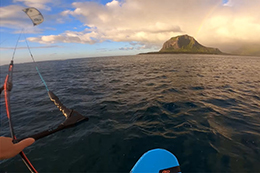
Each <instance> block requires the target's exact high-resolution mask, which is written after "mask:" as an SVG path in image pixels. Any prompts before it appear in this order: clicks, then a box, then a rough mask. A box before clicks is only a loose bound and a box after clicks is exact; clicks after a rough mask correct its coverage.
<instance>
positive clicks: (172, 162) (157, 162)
mask: <svg viewBox="0 0 260 173" xmlns="http://www.w3.org/2000/svg"><path fill="white" fill-rule="evenodd" d="M145 172H149V173H177V172H181V171H180V165H179V162H178V160H177V158H176V157H175V156H174V155H173V154H172V153H170V152H169V151H167V150H165V149H153V150H149V151H148V152H146V153H144V154H143V155H142V157H141V158H140V159H139V160H138V161H137V162H136V164H135V165H134V167H133V168H132V170H131V172H130V173H145Z"/></svg>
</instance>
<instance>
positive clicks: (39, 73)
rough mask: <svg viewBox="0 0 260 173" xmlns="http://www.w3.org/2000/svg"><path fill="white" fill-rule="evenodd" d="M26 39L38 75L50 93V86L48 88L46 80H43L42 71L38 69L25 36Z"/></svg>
mask: <svg viewBox="0 0 260 173" xmlns="http://www.w3.org/2000/svg"><path fill="white" fill-rule="evenodd" d="M24 38H25V42H26V45H27V48H28V50H29V53H30V55H31V58H32V60H33V63H34V65H35V69H36V71H37V73H38V75H39V76H40V78H41V80H42V83H43V84H44V86H45V88H46V90H47V92H49V88H48V86H47V84H46V82H45V80H44V79H43V77H42V75H41V72H40V70H39V69H38V67H37V66H38V65H37V63H36V61H35V60H34V57H33V55H32V52H31V49H30V47H29V44H28V42H27V39H26V37H25V36H24Z"/></svg>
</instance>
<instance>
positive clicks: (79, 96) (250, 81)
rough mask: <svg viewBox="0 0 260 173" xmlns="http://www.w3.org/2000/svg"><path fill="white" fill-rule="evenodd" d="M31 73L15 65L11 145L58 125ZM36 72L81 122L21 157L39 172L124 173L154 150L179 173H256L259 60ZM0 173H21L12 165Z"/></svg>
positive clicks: (96, 62)
mask: <svg viewBox="0 0 260 173" xmlns="http://www.w3.org/2000/svg"><path fill="white" fill-rule="evenodd" d="M33 68H34V67H33V65H32V64H19V65H16V66H15V73H14V76H15V77H14V89H13V91H12V92H13V93H12V113H13V119H14V124H15V131H16V133H17V136H26V135H28V134H31V133H32V132H35V131H40V130H43V129H46V128H48V127H50V126H53V125H56V124H58V123H60V122H61V121H62V120H63V117H62V115H60V113H59V111H58V110H57V108H56V107H55V106H54V105H53V103H52V102H50V101H49V99H48V96H47V94H46V91H45V89H44V86H43V85H42V83H41V81H40V79H39V77H38V76H37V74H36V72H35V70H34V69H33ZM39 68H40V69H41V71H42V75H43V77H44V78H45V80H46V82H47V84H48V86H49V88H50V89H51V90H53V91H54V93H55V94H56V95H58V96H59V98H60V100H62V102H63V103H64V104H65V105H66V106H68V107H71V108H73V109H76V110H77V111H79V112H81V113H82V114H84V115H87V116H89V117H90V120H89V122H87V123H84V124H81V125H80V126H77V127H76V128H73V129H68V130H66V131H63V132H60V133H57V134H55V135H52V136H49V137H47V138H45V139H42V140H40V141H38V142H36V143H35V144H34V145H33V146H31V147H30V148H29V149H26V150H25V152H26V153H28V156H29V158H30V160H31V161H32V162H33V164H34V165H35V167H36V168H37V169H38V170H39V171H40V172H50V171H51V172H55V171H61V172H80V171H85V172H86V171H88V172H129V170H130V169H131V167H132V166H133V165H134V163H135V162H136V161H137V160H138V158H139V157H140V156H141V155H142V154H143V153H144V152H146V151H147V150H149V149H153V148H158V147H159V148H165V149H167V150H169V151H171V152H172V153H174V154H175V155H176V156H177V158H178V159H179V162H180V164H181V169H182V171H183V172H257V171H259V170H260V165H259V164H258V159H259V158H260V90H259V88H260V77H259V76H260V58H257V57H233V56H215V55H142V56H125V57H109V58H91V59H77V60H65V61H51V62H40V63H39ZM3 70H4V68H1V81H3V78H4V73H3V72H2V71H3ZM25 79H26V80H25ZM2 105H4V102H3V99H1V135H9V132H8V130H9V129H8V123H7V119H6V118H5V115H4V113H5V110H4V108H3V106H2ZM25 108H26V109H25ZM2 129H3V130H2ZM0 170H1V171H8V172H12V171H27V170H26V167H25V166H24V165H23V163H22V162H21V160H20V158H19V157H15V158H14V159H10V160H7V161H5V162H2V163H1V168H0Z"/></svg>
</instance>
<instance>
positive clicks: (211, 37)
mask: <svg viewBox="0 0 260 173" xmlns="http://www.w3.org/2000/svg"><path fill="white" fill-rule="evenodd" d="M72 6H73V7H74V10H66V11H64V12H62V15H64V16H68V15H70V16H73V17H74V18H75V19H78V20H80V21H81V22H82V23H83V24H84V25H85V26H88V27H90V28H91V29H86V30H84V31H82V32H72V31H67V32H65V33H62V34H60V35H56V36H54V35H50V36H42V37H39V38H30V40H31V41H37V42H40V43H55V42H78V43H89V44H93V43H96V42H102V41H105V40H112V41H117V42H133V41H134V42H139V43H143V44H153V45H156V46H158V45H161V44H162V43H163V42H164V41H166V40H168V39H169V38H170V37H173V36H176V35H180V34H186V33H187V34H189V35H191V36H194V37H195V38H196V39H197V40H198V41H199V42H201V43H202V44H204V45H206V46H220V48H221V49H224V50H225V47H226V46H225V45H227V44H228V45H232V44H233V45H238V43H239V42H259V41H260V23H259V21H260V13H259V6H260V1H259V0H250V1H245V0H232V1H231V0H229V2H227V3H226V4H222V0H196V1H195V0H185V1H183V0H162V1H158V0H124V1H117V0H113V1H111V2H109V3H107V4H106V5H102V4H98V3H95V2H93V1H91V2H74V3H72Z"/></svg>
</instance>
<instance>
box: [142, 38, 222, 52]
mask: <svg viewBox="0 0 260 173" xmlns="http://www.w3.org/2000/svg"><path fill="white" fill-rule="evenodd" d="M177 53H189V54H224V53H222V52H221V51H220V50H219V49H217V48H210V47H206V46H203V45H201V44H200V43H198V42H197V41H196V40H195V39H194V38H193V37H191V36H189V35H180V36H177V37H172V38H171V39H169V40H168V41H166V42H165V43H164V44H163V47H162V48H161V50H160V51H159V52H148V53H141V54H177Z"/></svg>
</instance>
